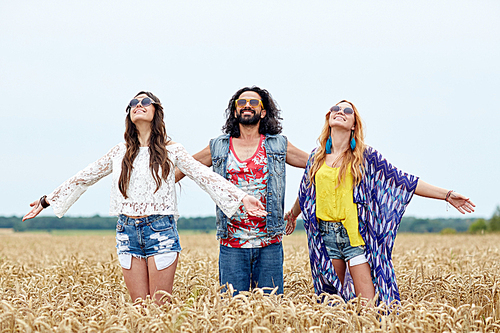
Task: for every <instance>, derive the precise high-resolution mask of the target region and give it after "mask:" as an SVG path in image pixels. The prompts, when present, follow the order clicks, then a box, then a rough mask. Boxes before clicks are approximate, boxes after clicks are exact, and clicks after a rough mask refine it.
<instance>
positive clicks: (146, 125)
mask: <svg viewBox="0 0 500 333" xmlns="http://www.w3.org/2000/svg"><path fill="white" fill-rule="evenodd" d="M126 111H127V116H126V121H125V125H126V128H125V135H124V136H125V143H120V144H118V145H116V146H115V147H113V148H111V150H110V151H109V152H108V153H107V154H106V155H104V156H103V157H102V158H100V159H99V160H97V161H96V162H94V163H92V164H90V165H89V166H87V167H86V168H85V169H83V170H82V171H80V172H78V173H77V174H76V175H75V176H73V177H71V178H70V179H68V180H67V181H65V182H64V183H63V184H61V185H60V186H59V187H58V188H56V189H55V190H54V191H53V192H52V193H51V194H49V195H47V196H43V197H41V198H40V199H39V200H36V201H35V202H33V203H31V204H30V206H31V207H32V209H31V211H30V212H29V213H28V214H26V215H25V216H24V218H23V221H24V220H27V219H31V218H34V217H35V216H37V215H38V214H39V213H40V212H41V211H42V210H43V209H44V208H46V207H48V206H49V205H50V206H52V207H53V209H54V212H55V214H56V215H57V216H58V217H62V216H63V215H64V214H65V213H66V211H67V210H68V209H69V208H70V207H71V205H73V203H75V201H76V200H78V198H79V197H80V196H81V195H82V194H83V193H84V192H85V191H86V190H87V188H88V187H89V186H91V185H93V184H95V183H96V182H97V181H99V180H100V179H101V178H103V177H105V176H107V175H109V174H111V173H112V174H113V181H112V187H111V203H110V215H117V216H119V218H118V222H117V226H116V243H117V245H116V248H117V252H118V258H119V261H120V264H121V266H122V269H123V276H124V278H125V283H126V285H127V288H128V290H129V292H130V296H131V298H132V300H136V299H137V298H142V299H144V298H145V297H146V296H147V295H151V296H152V295H155V293H156V292H157V291H160V290H163V291H166V292H168V293H170V294H171V293H172V287H173V281H174V275H175V270H176V268H177V260H178V253H179V252H180V251H181V247H180V244H179V235H178V233H177V227H176V221H177V218H178V216H179V213H178V211H177V200H176V192H175V172H174V168H175V167H178V168H179V169H180V170H181V171H182V172H183V173H184V174H186V175H187V176H188V177H190V178H191V179H192V180H194V181H195V182H196V183H197V184H198V186H200V187H201V188H202V189H203V190H205V191H206V192H207V193H208V194H209V195H210V197H211V198H212V199H213V200H214V201H215V203H216V204H217V205H218V206H219V207H220V208H221V209H222V210H223V211H224V213H225V214H226V215H227V216H232V215H233V214H234V212H235V211H236V210H237V208H238V207H239V205H240V203H241V201H243V204H244V205H245V208H246V209H247V210H248V212H249V214H251V215H255V216H264V215H266V211H265V210H264V207H263V206H262V204H261V203H260V202H259V201H258V200H257V199H255V198H254V197H252V196H248V195H246V193H244V192H243V191H241V190H240V189H238V188H237V187H236V186H234V185H233V184H231V183H229V182H228V181H226V180H225V179H224V178H222V177H221V176H219V175H217V174H215V173H213V172H212V171H211V170H210V169H208V168H207V167H206V166H204V165H202V164H200V163H199V162H197V161H196V160H194V159H193V158H192V157H191V156H190V155H189V154H188V153H187V152H186V150H185V149H184V147H183V146H182V145H181V144H179V143H174V142H172V141H170V140H169V138H168V137H167V134H166V131H165V123H164V121H163V107H162V105H161V103H160V100H159V99H158V98H157V97H156V96H155V95H153V94H152V93H150V92H143V91H141V92H140V93H138V94H137V95H136V96H135V98H134V99H132V100H131V101H130V103H129V105H128V107H127V109H126ZM162 296H163V295H162V294H161V293H158V294H156V295H155V300H156V301H157V302H158V303H162V302H163V301H162V300H161V297H162Z"/></svg>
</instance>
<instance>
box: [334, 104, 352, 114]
mask: <svg viewBox="0 0 500 333" xmlns="http://www.w3.org/2000/svg"><path fill="white" fill-rule="evenodd" d="M339 111H340V107H339V106H338V105H334V106H332V107H331V108H330V112H339ZM343 111H344V113H345V114H353V113H354V110H353V109H351V108H344V110H343Z"/></svg>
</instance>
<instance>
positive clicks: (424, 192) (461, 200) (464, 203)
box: [415, 179, 476, 214]
mask: <svg viewBox="0 0 500 333" xmlns="http://www.w3.org/2000/svg"><path fill="white" fill-rule="evenodd" d="M415 194H416V195H419V196H422V197H426V198H433V199H440V200H446V201H447V202H449V203H450V204H451V205H452V206H453V207H455V208H456V209H457V210H458V211H459V212H460V213H462V214H465V213H472V212H474V207H476V205H474V203H473V202H472V201H471V200H470V199H469V198H467V197H466V196H464V195H462V194H460V193H457V192H453V191H448V190H446V189H444V188H441V187H437V186H434V185H431V184H428V183H426V182H424V181H423V180H420V179H419V180H418V184H417V188H416V189H415Z"/></svg>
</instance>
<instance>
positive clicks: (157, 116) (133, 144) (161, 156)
mask: <svg viewBox="0 0 500 333" xmlns="http://www.w3.org/2000/svg"><path fill="white" fill-rule="evenodd" d="M141 94H145V95H147V96H148V97H149V98H151V99H152V100H153V101H154V102H155V103H154V104H153V105H154V107H155V113H154V116H153V120H152V121H151V135H150V137H149V168H150V169H151V174H152V175H153V178H154V180H155V183H156V190H155V193H156V191H158V190H159V189H160V186H161V182H162V179H164V180H167V177H168V174H169V173H170V170H171V166H172V162H171V161H170V159H169V158H168V152H167V148H166V145H167V144H168V143H169V142H170V138H169V137H168V136H167V131H166V130H165V123H164V121H163V106H162V105H161V102H160V100H159V99H158V97H156V96H155V95H153V93H151V92H149V91H141V92H139V93H138V94H137V95H135V97H137V96H139V95H141ZM130 109H131V108H130V106H127V109H126V112H127V117H126V119H125V134H124V135H123V136H124V138H125V145H126V147H127V151H126V152H125V156H123V161H122V173H121V174H120V179H119V181H118V188H119V189H120V192H121V193H122V195H123V196H124V197H125V199H127V198H128V196H127V189H128V185H129V183H130V175H131V173H132V169H133V168H134V167H133V163H134V160H135V158H136V157H137V154H139V146H140V143H139V136H138V133H137V128H136V126H135V124H134V123H133V122H132V119H131V118H130ZM160 168H161V177H160V175H159V169H160Z"/></svg>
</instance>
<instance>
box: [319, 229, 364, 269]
mask: <svg viewBox="0 0 500 333" xmlns="http://www.w3.org/2000/svg"><path fill="white" fill-rule="evenodd" d="M319 231H320V233H321V237H322V238H323V242H324V243H325V246H326V251H327V252H328V256H329V257H330V259H342V260H344V261H349V260H351V259H352V258H354V257H357V256H360V255H363V256H364V254H365V247H364V246H363V245H361V246H355V247H352V246H351V242H350V241H349V235H348V234H347V230H346V229H345V228H344V225H343V224H342V223H341V222H326V221H322V220H319Z"/></svg>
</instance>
